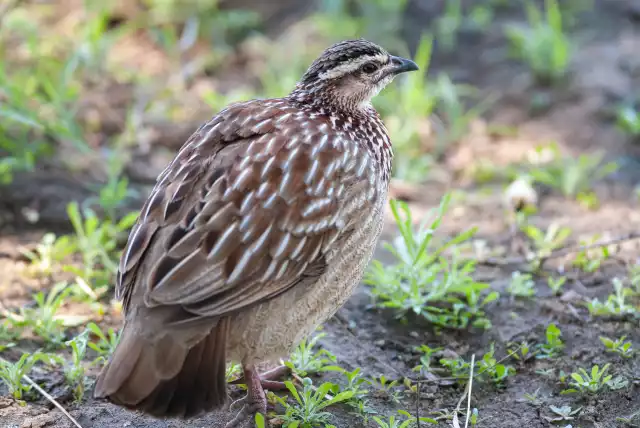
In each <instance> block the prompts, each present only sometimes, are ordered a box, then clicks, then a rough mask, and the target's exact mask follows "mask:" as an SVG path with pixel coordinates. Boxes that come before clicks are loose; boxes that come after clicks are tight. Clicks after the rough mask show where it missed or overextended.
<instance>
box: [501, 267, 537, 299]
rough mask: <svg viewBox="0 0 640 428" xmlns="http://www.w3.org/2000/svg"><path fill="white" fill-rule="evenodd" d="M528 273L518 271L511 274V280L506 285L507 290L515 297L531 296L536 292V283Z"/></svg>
mask: <svg viewBox="0 0 640 428" xmlns="http://www.w3.org/2000/svg"><path fill="white" fill-rule="evenodd" d="M531 278H532V276H531V274H529V273H522V272H519V271H516V272H513V273H512V274H511V281H510V282H509V285H507V292H508V293H509V294H511V295H512V296H515V297H531V296H533V295H535V294H536V288H535V286H536V283H535V282H534V281H533V279H531Z"/></svg>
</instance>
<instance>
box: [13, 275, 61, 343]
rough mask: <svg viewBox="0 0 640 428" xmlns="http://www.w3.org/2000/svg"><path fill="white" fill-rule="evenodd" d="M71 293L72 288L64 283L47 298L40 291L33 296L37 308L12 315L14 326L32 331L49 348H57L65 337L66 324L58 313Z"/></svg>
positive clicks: (24, 308) (50, 292) (59, 284)
mask: <svg viewBox="0 0 640 428" xmlns="http://www.w3.org/2000/svg"><path fill="white" fill-rule="evenodd" d="M70 292H71V288H69V287H68V284H66V283H64V282H61V283H58V284H56V285H54V286H53V288H51V290H49V293H48V294H47V295H46V296H45V294H44V293H43V292H42V291H39V292H38V293H36V294H35V295H34V296H33V299H34V300H35V303H36V306H35V307H33V308H26V307H23V308H20V312H19V313H18V314H13V313H10V314H9V315H8V316H9V319H10V320H11V322H12V323H13V324H14V325H17V326H19V327H24V328H29V329H31V330H32V332H33V334H35V335H36V336H38V337H40V338H42V340H44V341H45V343H46V344H47V345H48V346H53V347H57V346H59V345H61V344H62V341H63V340H64V335H65V332H64V330H65V323H64V321H63V319H62V318H61V317H60V316H58V314H57V313H58V310H59V309H60V307H61V306H62V304H63V303H64V301H65V299H66V298H67V296H68V295H69V293H70Z"/></svg>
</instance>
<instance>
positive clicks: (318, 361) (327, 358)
mask: <svg viewBox="0 0 640 428" xmlns="http://www.w3.org/2000/svg"><path fill="white" fill-rule="evenodd" d="M324 336H326V334H325V333H320V334H317V335H315V336H314V337H313V338H311V339H310V340H309V341H308V342H307V339H303V340H302V341H301V342H300V344H299V345H298V346H297V347H296V349H295V350H294V351H293V353H292V354H291V357H290V358H289V361H286V362H285V365H286V366H287V367H289V368H290V369H291V370H292V371H293V372H294V373H296V374H298V375H300V376H308V375H310V374H316V373H318V372H321V371H323V370H325V369H326V368H327V367H330V366H331V365H333V364H335V362H336V357H335V355H333V354H332V353H331V352H329V351H327V350H326V349H320V350H318V351H314V350H313V348H314V346H316V343H317V342H318V340H320V339H321V338H322V337H324Z"/></svg>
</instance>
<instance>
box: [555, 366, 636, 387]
mask: <svg viewBox="0 0 640 428" xmlns="http://www.w3.org/2000/svg"><path fill="white" fill-rule="evenodd" d="M610 367H611V364H605V366H604V367H602V368H600V367H598V366H597V365H594V366H593V367H592V368H591V371H590V372H587V371H586V370H585V369H583V368H580V369H579V370H578V372H574V373H571V382H570V383H569V385H570V386H571V387H572V388H569V389H565V390H564V391H562V394H571V393H576V392H579V393H580V394H583V395H585V394H597V393H599V392H601V391H603V390H604V389H606V388H610V389H620V388H624V387H625V386H626V384H627V383H628V382H626V381H624V380H623V379H622V378H619V377H618V378H616V379H613V375H610V374H608V372H609V368H610Z"/></svg>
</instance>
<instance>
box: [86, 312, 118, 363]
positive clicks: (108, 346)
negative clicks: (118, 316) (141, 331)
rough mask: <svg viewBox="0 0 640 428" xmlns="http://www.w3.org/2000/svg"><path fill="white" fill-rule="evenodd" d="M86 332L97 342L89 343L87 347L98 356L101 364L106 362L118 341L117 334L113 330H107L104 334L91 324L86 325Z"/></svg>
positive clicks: (95, 325)
mask: <svg viewBox="0 0 640 428" xmlns="http://www.w3.org/2000/svg"><path fill="white" fill-rule="evenodd" d="M87 330H88V331H89V333H91V334H92V335H94V336H95V337H96V338H97V341H90V342H89V343H88V344H87V346H89V348H91V349H93V350H94V351H95V352H96V353H97V354H98V358H99V359H101V361H102V362H106V360H107V359H108V358H109V357H110V356H111V354H113V351H115V349H116V345H117V344H118V341H119V340H120V336H119V334H118V333H117V332H116V331H115V330H114V329H113V328H110V329H109V330H107V332H106V334H105V333H104V332H103V331H102V330H101V329H100V327H98V325H97V324H96V323H93V322H91V323H89V324H87Z"/></svg>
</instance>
